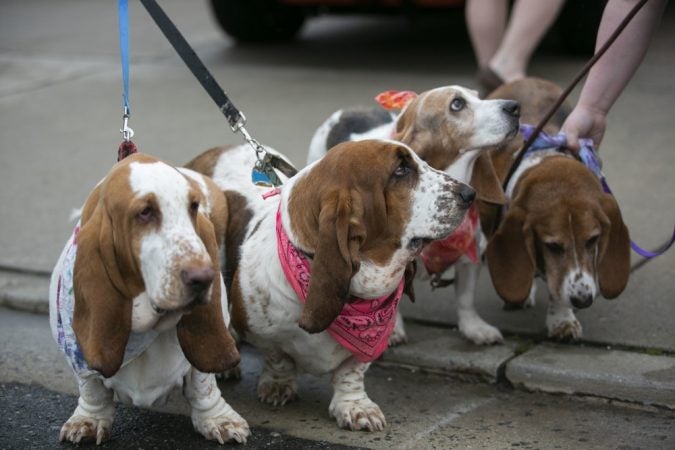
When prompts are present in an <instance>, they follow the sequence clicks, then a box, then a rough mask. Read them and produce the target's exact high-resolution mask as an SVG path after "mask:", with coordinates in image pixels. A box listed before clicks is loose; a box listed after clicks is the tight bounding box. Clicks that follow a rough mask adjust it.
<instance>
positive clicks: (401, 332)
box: [389, 311, 408, 347]
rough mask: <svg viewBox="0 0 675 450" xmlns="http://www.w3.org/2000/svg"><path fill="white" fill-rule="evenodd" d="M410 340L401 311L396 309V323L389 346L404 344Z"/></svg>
mask: <svg viewBox="0 0 675 450" xmlns="http://www.w3.org/2000/svg"><path fill="white" fill-rule="evenodd" d="M406 342H408V336H407V335H406V334H405V325H404V324H403V316H402V315H401V312H400V311H396V325H394V330H393V331H392V332H391V335H390V336H389V346H390V347H394V346H396V345H402V344H405V343H406Z"/></svg>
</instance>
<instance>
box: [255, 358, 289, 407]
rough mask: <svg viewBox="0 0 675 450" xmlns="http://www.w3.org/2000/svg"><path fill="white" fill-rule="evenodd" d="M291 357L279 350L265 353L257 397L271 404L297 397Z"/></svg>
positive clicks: (280, 403) (285, 401) (284, 402)
mask: <svg viewBox="0 0 675 450" xmlns="http://www.w3.org/2000/svg"><path fill="white" fill-rule="evenodd" d="M295 377H296V368H295V362H294V361H293V359H292V358H291V357H290V356H288V355H286V354H285V353H283V352H281V351H275V350H272V351H269V352H266V353H265V367H264V368H263V371H262V373H261V374H260V379H259V380H258V399H260V401H261V402H265V403H269V404H271V405H274V406H277V405H285V404H286V403H288V402H290V401H293V400H295V399H296V398H298V385H297V384H296V382H295Z"/></svg>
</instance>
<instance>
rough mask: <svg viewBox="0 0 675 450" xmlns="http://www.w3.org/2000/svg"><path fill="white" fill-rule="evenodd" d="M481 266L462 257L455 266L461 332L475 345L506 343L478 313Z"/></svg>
mask: <svg viewBox="0 0 675 450" xmlns="http://www.w3.org/2000/svg"><path fill="white" fill-rule="evenodd" d="M479 273H480V264H474V263H472V262H471V261H470V260H468V259H466V260H465V258H464V257H462V259H460V260H459V261H458V262H457V264H456V265H455V295H456V297H457V319H458V325H459V331H460V333H462V335H463V336H464V337H465V338H467V339H468V340H470V341H471V342H473V343H474V344H478V345H484V344H497V343H501V342H503V341H504V338H503V337H502V333H501V332H500V331H499V330H498V329H497V328H495V327H493V326H492V325H490V324H489V323H487V322H486V321H484V320H483V319H482V318H481V317H480V316H479V315H478V312H477V311H476V308H475V306H474V300H475V299H474V297H475V291H476V283H477V280H478V274H479Z"/></svg>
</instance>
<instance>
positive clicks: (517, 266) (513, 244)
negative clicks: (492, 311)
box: [486, 206, 535, 304]
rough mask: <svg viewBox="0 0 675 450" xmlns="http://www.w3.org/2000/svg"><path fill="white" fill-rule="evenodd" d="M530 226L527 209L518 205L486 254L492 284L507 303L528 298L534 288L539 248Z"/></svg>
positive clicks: (507, 215)
mask: <svg viewBox="0 0 675 450" xmlns="http://www.w3.org/2000/svg"><path fill="white" fill-rule="evenodd" d="M526 227H527V226H526V224H525V211H523V210H522V209H521V208H519V207H517V206H514V207H512V208H511V209H509V211H508V213H507V214H506V216H505V217H504V219H503V221H502V224H501V225H500V227H499V229H498V230H497V232H496V233H495V235H494V236H493V237H492V239H491V240H490V242H488V246H487V250H486V257H487V263H488V268H489V269H490V276H491V278H492V284H494V287H495V289H496V290H497V293H498V294H499V296H500V297H501V298H502V299H504V301H506V302H507V303H516V304H520V303H522V302H524V301H525V300H527V296H528V295H529V293H530V289H531V288H532V281H533V279H534V273H535V272H534V270H535V259H534V258H535V253H534V251H535V250H534V242H533V236H532V232H531V231H530V230H529V229H526Z"/></svg>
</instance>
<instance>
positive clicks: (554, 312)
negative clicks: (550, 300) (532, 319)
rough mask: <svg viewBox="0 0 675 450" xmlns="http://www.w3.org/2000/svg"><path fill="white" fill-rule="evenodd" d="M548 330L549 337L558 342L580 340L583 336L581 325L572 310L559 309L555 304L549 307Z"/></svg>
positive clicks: (566, 308)
mask: <svg viewBox="0 0 675 450" xmlns="http://www.w3.org/2000/svg"><path fill="white" fill-rule="evenodd" d="M546 328H547V329H548V337H550V338H551V339H556V340H558V341H570V340H574V339H579V338H581V336H582V334H583V331H582V328H581V323H579V321H578V320H577V318H576V316H575V315H574V312H573V311H572V309H571V308H568V307H557V305H555V304H552V305H549V310H548V315H547V316H546Z"/></svg>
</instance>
